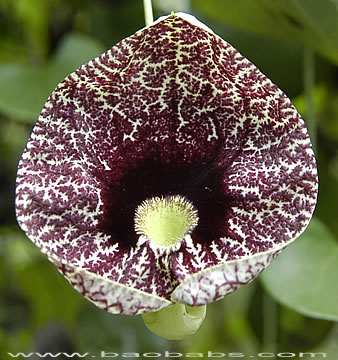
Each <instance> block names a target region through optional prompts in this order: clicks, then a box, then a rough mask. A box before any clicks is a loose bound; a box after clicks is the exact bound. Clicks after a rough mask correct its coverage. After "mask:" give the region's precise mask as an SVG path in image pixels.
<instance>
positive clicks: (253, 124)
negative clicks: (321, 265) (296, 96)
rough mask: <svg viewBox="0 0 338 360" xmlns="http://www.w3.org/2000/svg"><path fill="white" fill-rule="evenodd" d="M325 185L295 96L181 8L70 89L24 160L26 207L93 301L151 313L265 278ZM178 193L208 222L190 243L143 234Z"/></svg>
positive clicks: (65, 84) (53, 253)
mask: <svg viewBox="0 0 338 360" xmlns="http://www.w3.org/2000/svg"><path fill="white" fill-rule="evenodd" d="M317 186H318V181H317V170H316V163H315V158H314V154H313V151H312V148H311V142H310V139H309V136H308V134H307V130H306V127H305V124H304V121H303V120H302V119H301V117H300V115H299V114H298V113H297V111H296V109H295V108H294V106H293V105H292V104H291V102H290V100H289V99H288V98H287V97H286V95H285V94H284V93H283V92H282V91H281V90H279V89H278V88H277V86H275V85H274V84H272V82H271V81H270V80H269V79H268V78H267V77H266V76H265V75H263V74H262V73H261V72H260V71H259V70H258V69H257V68H256V67H255V66H254V65H253V64H252V63H250V62H249V61H248V60H247V59H246V58H244V57H243V56H242V55H241V54H239V53H238V51H237V50H235V49H234V48H233V47H232V46H231V45H229V44H228V43H227V42H225V41H224V40H222V39H221V38H220V37H219V36H217V35H215V34H214V33H213V32H212V31H211V30H209V29H208V28H206V27H205V26H204V25H203V24H201V23H199V22H198V21H197V20H196V19H195V18H193V17H192V16H190V15H186V14H181V13H179V14H172V15H170V16H167V17H164V18H161V19H160V20H158V21H157V22H155V23H154V24H152V25H151V26H148V27H146V28H144V29H142V30H140V31H138V32H137V33H135V34H134V35H132V36H130V37H128V38H126V39H124V40H122V41H121V42H120V43H118V44H117V45H116V46H114V47H113V48H111V49H110V50H108V51H107V52H105V53H104V54H102V55H101V56H99V57H97V58H95V59H93V60H92V61H90V62H89V63H87V64H85V65H83V66H81V67H80V68H78V69H77V70H76V71H75V72H73V73H72V74H70V75H69V76H68V77H67V78H66V79H64V81H62V82H61V83H60V84H59V85H58V87H57V89H56V90H55V91H54V92H53V93H52V95H51V96H50V97H49V99H48V101H47V102H46V104H45V106H44V108H43V110H42V112H41V115H40V117H39V119H38V121H37V124H36V126H35V127H34V129H33V132H32V135H31V138H30V140H29V141H28V144H27V147H26V149H25V151H24V153H23V155H22V159H21V161H20V163H19V168H18V175H17V190H16V192H17V198H16V211H17V218H18V222H19V224H20V226H21V228H22V229H23V231H25V233H26V234H27V236H28V237H29V238H30V239H31V240H32V241H33V242H34V243H35V244H36V245H37V246H39V247H40V248H41V250H42V251H43V252H44V253H46V254H47V256H48V258H49V259H50V260H51V261H52V262H54V263H55V265H56V266H58V268H59V269H60V271H61V272H62V273H63V274H64V275H65V276H66V277H67V278H68V280H69V281H70V283H71V284H72V285H73V286H74V287H75V288H76V289H77V290H79V291H80V292H81V293H82V294H83V295H84V296H85V297H87V298H88V299H89V300H91V301H92V302H94V303H95V304H96V305H97V306H99V307H101V308H104V309H106V310H107V311H110V312H113V313H124V314H138V313H142V312H146V311H153V310H158V309H160V308H163V307H166V306H168V305H170V304H171V301H173V302H183V303H186V304H189V305H202V304H206V303H209V302H212V301H215V300H217V299H219V298H221V297H223V296H224V295H226V294H228V293H230V292H232V291H234V290H235V289H236V288H237V287H238V286H240V285H242V284H245V283H248V282H249V281H251V280H252V279H254V278H255V277H256V276H257V275H258V274H259V273H260V272H261V271H262V270H263V269H264V268H265V267H266V266H267V265H268V264H269V263H270V261H272V259H273V258H274V257H275V256H276V255H277V254H278V253H279V252H280V251H281V250H282V249H283V248H284V247H285V246H286V245H287V244H289V243H290V242H292V241H293V240H294V239H295V238H296V237H298V236H299V235H300V234H301V233H302V232H303V231H304V229H305V228H306V226H307V224H308V223H309V221H310V219H311V216H312V213H313V211H314V207H315V204H316V200H317ZM175 194H179V195H182V196H184V197H186V198H188V199H189V200H190V201H191V202H192V203H193V204H194V206H195V207H196V209H197V210H198V215H199V224H198V225H197V227H196V228H195V229H194V231H193V232H192V233H191V234H188V235H186V237H185V238H184V239H183V240H182V242H181V243H180V244H178V245H177V246H175V247H173V248H170V249H161V248H156V247H154V245H152V244H151V243H150V242H149V241H148V239H147V238H145V236H138V235H137V234H136V232H135V230H134V222H133V220H134V213H135V210H136V208H137V206H138V205H140V204H141V203H142V201H144V200H145V199H148V198H151V197H154V196H167V195H175ZM206 286H207V289H206Z"/></svg>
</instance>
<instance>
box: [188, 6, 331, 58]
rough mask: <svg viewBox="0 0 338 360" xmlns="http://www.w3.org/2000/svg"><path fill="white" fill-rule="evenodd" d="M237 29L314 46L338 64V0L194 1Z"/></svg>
mask: <svg viewBox="0 0 338 360" xmlns="http://www.w3.org/2000/svg"><path fill="white" fill-rule="evenodd" d="M192 4H193V6H194V7H195V8H196V9H197V10H198V11H201V12H202V13H205V14H206V15H207V16H210V17H212V18H215V19H216V20H218V21H220V22H224V23H227V24H229V25H232V26H234V27H237V28H240V29H242V30H246V31H250V32H251V31H252V32H255V33H258V34H264V35H268V36H272V37H275V38H279V39H285V40H290V39H291V40H295V41H298V42H300V43H302V44H305V45H307V46H310V47H312V48H313V49H315V50H317V51H318V52H319V53H321V54H322V55H324V56H326V57H328V58H329V59H330V60H331V61H333V62H335V63H336V64H338V0H274V1H271V0H255V1H253V0H226V1H224V0H209V1H205V0H192Z"/></svg>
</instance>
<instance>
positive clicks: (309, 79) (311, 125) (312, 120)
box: [304, 47, 317, 152]
mask: <svg viewBox="0 0 338 360" xmlns="http://www.w3.org/2000/svg"><path fill="white" fill-rule="evenodd" d="M314 86H315V54H314V52H313V50H312V49H309V48H307V47H306V48H304V91H305V102H306V109H307V119H306V124H307V127H308V129H309V134H310V138H311V141H312V147H313V150H314V152H316V149H317V124H316V114H315V106H314V99H313V92H314Z"/></svg>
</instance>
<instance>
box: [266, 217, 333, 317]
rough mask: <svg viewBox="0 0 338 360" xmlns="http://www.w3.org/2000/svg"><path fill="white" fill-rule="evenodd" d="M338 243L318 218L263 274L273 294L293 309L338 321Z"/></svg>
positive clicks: (267, 286)
mask: <svg viewBox="0 0 338 360" xmlns="http://www.w3.org/2000/svg"><path fill="white" fill-rule="evenodd" d="M337 275H338V243H337V242H336V241H335V238H334V237H333V235H332V234H331V233H330V231H329V230H328V229H327V227H326V226H325V225H324V224H323V223H322V222H321V221H320V220H318V219H316V218H313V219H312V221H311V223H310V225H309V227H308V229H307V230H306V231H305V232H304V234H303V235H301V236H300V238H299V239H298V240H296V241H295V242H294V243H293V244H291V245H290V246H289V247H288V248H287V249H286V250H284V251H283V253H282V254H281V255H279V256H278V258H277V259H276V260H275V261H274V262H273V263H272V264H271V265H270V266H269V267H268V269H267V270H265V271H264V273H263V274H262V276H261V280H262V281H263V285H264V287H265V288H266V290H267V291H268V292H269V293H270V294H271V295H272V297H273V298H274V299H275V300H276V301H278V302H280V303H282V304H283V305H286V306H288V307H290V308H292V309H293V310H296V311H298V312H300V313H302V314H305V315H307V316H311V317H316V318H320V319H325V320H333V321H337V320H338V279H337Z"/></svg>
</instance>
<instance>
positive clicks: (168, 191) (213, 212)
mask: <svg viewBox="0 0 338 360" xmlns="http://www.w3.org/2000/svg"><path fill="white" fill-rule="evenodd" d="M223 178H224V169H221V168H219V167H217V166H216V165H215V162H214V161H212V160H210V161H209V162H204V163H203V164H187V163H183V162H177V161H175V162H174V161H172V162H169V163H165V162H161V161H158V160H157V161H156V160H154V159H152V158H145V159H143V160H141V161H139V162H138V163H137V165H136V166H134V167H131V168H128V170H127V171H126V172H125V173H124V174H123V176H122V177H121V179H120V181H119V182H110V183H109V181H108V182H106V185H105V186H104V190H103V194H102V195H103V196H102V198H103V199H104V211H103V217H102V218H101V219H100V220H101V221H100V228H101V229H102V230H103V231H104V232H105V233H106V234H109V235H110V236H111V241H112V242H113V243H115V242H119V243H120V245H121V246H122V247H130V246H132V245H134V244H135V243H136V241H137V238H138V235H137V234H136V233H135V230H134V216H135V210H136V208H137V206H138V205H140V204H141V203H142V201H144V200H145V199H149V198H152V197H155V196H168V195H175V194H179V195H182V196H184V197H186V198H187V199H189V200H190V201H191V202H192V203H193V204H194V206H195V207H196V209H197V211H198V216H199V223H198V226H197V227H196V228H195V229H194V231H193V233H192V238H193V240H194V241H196V242H199V243H210V242H211V241H212V240H215V239H219V238H220V237H222V236H225V235H226V234H227V221H226V219H227V213H228V211H229V210H230V206H231V204H232V202H233V199H231V198H229V197H228V196H227V195H226V194H225V191H224V183H223Z"/></svg>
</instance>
